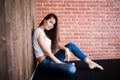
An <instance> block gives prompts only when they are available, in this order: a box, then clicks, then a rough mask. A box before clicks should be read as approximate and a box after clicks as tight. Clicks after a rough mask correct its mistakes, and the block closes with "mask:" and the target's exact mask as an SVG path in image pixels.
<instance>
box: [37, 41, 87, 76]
mask: <svg viewBox="0 0 120 80" xmlns="http://www.w3.org/2000/svg"><path fill="white" fill-rule="evenodd" d="M65 47H67V48H68V49H69V50H70V51H71V52H72V53H73V54H74V55H75V56H76V57H77V58H79V59H81V60H83V61H84V60H85V59H86V55H85V54H84V53H83V52H82V51H81V50H80V49H79V48H78V47H77V46H76V45H75V44H74V43H73V42H70V43H68V44H66V45H65ZM55 56H56V57H57V58H58V59H59V60H60V61H62V62H63V61H64V60H65V58H66V56H65V51H64V50H58V52H57V53H56V54H55ZM38 67H40V68H42V69H43V71H45V72H51V73H55V74H62V75H73V74H75V72H76V67H75V65H73V64H72V63H65V64H61V63H55V62H54V61H52V60H51V59H50V58H49V57H46V58H45V59H44V60H43V61H42V62H41V63H39V64H38Z"/></svg>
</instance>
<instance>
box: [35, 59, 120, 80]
mask: <svg viewBox="0 0 120 80" xmlns="http://www.w3.org/2000/svg"><path fill="white" fill-rule="evenodd" d="M94 61H95V62H97V63H98V64H100V65H102V66H103V67H104V70H103V71H102V70H99V69H93V70H90V69H89V68H88V66H87V64H86V63H85V62H83V61H71V62H74V63H75V66H76V68H77V72H76V74H75V75H73V76H69V77H68V76H61V75H55V74H45V73H44V72H42V71H40V70H38V69H36V72H35V75H34V76H33V80H120V59H109V60H94ZM38 72H39V73H38Z"/></svg>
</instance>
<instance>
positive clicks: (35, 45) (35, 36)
mask: <svg viewBox="0 0 120 80" xmlns="http://www.w3.org/2000/svg"><path fill="white" fill-rule="evenodd" d="M39 34H42V35H44V36H45V37H44V41H45V43H46V46H47V48H48V49H49V50H51V40H50V39H49V38H48V37H47V36H46V34H45V32H44V31H43V30H42V29H40V28H37V29H36V30H35V31H34V34H33V48H34V51H35V57H36V58H38V57H41V56H43V55H45V54H44V52H43V50H42V48H41V47H40V45H39V43H38V41H37V39H38V36H39Z"/></svg>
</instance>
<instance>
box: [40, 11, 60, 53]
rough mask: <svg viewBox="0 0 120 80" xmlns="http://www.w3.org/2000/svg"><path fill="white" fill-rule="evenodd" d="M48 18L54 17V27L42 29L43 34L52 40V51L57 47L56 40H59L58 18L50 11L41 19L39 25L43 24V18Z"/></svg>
mask: <svg viewBox="0 0 120 80" xmlns="http://www.w3.org/2000/svg"><path fill="white" fill-rule="evenodd" d="M50 18H54V19H55V21H56V22H55V24H54V27H53V28H52V29H51V30H44V31H45V34H46V35H47V36H48V37H49V38H50V39H51V41H52V44H51V49H52V52H53V53H54V52H55V51H56V50H57V48H58V42H59V40H60V38H59V34H58V18H57V16H56V15H55V14H53V13H51V14H48V15H47V16H45V18H44V19H43V20H42V21H41V23H40V24H39V27H40V26H41V25H43V24H44V20H48V19H50Z"/></svg>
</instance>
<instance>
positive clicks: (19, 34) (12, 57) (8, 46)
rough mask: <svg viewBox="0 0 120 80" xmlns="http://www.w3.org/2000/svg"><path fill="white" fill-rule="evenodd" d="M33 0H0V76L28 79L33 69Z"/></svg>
mask: <svg viewBox="0 0 120 80" xmlns="http://www.w3.org/2000/svg"><path fill="white" fill-rule="evenodd" d="M34 4H35V0H0V11H1V13H0V46H1V48H0V63H1V65H0V80H29V78H30V76H31V74H32V72H33V69H34V57H33V50H32V30H33V28H34V26H35V20H36V19H35V17H34V16H33V15H35V14H34V13H35V12H32V11H35V5H34Z"/></svg>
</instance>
